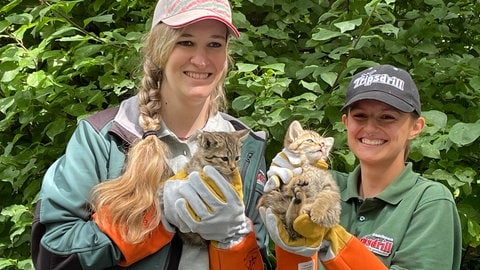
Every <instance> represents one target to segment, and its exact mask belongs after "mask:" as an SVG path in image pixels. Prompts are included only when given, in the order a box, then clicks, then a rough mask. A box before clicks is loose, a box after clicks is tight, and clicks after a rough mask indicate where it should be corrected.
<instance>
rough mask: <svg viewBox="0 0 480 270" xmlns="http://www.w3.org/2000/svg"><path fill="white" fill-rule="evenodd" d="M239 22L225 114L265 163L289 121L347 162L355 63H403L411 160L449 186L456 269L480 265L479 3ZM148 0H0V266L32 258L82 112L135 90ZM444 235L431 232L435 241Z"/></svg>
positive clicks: (305, 11)
mask: <svg viewBox="0 0 480 270" xmlns="http://www.w3.org/2000/svg"><path fill="white" fill-rule="evenodd" d="M231 3H232V6H233V9H234V22H235V24H236V25H237V26H238V27H239V29H240V30H241V32H242V36H241V38H240V39H238V40H234V41H233V42H232V43H231V52H232V55H233V58H234V60H235V64H234V67H233V68H232V71H231V72H230V74H229V77H228V81H227V87H228V91H229V93H228V95H229V100H230V101H231V103H230V106H229V112H230V113H231V114H232V115H234V116H237V117H240V118H241V119H242V120H243V121H244V122H245V123H247V124H249V125H250V126H251V127H252V128H254V129H262V130H265V131H266V132H268V133H269V136H270V138H269V147H268V149H267V160H269V159H271V158H272V157H273V155H274V154H275V153H276V152H278V151H279V150H280V149H281V143H280V142H281V141H282V137H283V134H284V131H285V129H286V126H287V125H288V123H290V121H291V120H293V119H298V120H300V121H301V122H302V123H303V124H304V125H306V126H308V127H309V128H312V129H316V130H318V131H320V132H322V133H325V134H328V135H330V136H334V137H335V139H336V144H335V153H334V155H333V160H332V163H333V167H334V168H335V169H338V170H342V171H349V170H351V169H352V168H353V167H354V166H355V164H356V163H355V162H356V161H355V159H354V157H353V155H352V154H351V153H350V152H349V151H348V149H347V146H346V139H345V133H344V128H343V126H342V125H341V122H340V112H339V109H340V107H341V105H342V103H343V98H344V94H345V89H346V85H347V84H348V82H349V79H350V77H351V76H352V74H353V73H355V72H357V71H359V70H362V69H364V68H366V67H369V66H371V65H374V64H377V63H390V64H393V65H397V66H399V67H402V68H404V69H407V70H408V71H410V72H411V74H412V75H413V77H414V79H415V81H416V82H417V86H418V87H419V90H420V92H421V97H422V106H423V115H424V116H425V117H426V119H427V127H426V128H425V130H424V132H423V133H422V135H421V136H420V137H419V138H417V139H416V140H415V141H414V143H413V144H412V150H411V153H410V159H411V160H413V161H414V166H415V169H416V170H418V171H419V172H423V175H424V176H425V177H427V178H430V179H432V180H435V181H439V182H442V183H443V184H445V185H446V186H447V187H449V188H450V190H451V191H452V193H453V194H454V196H455V199H456V202H457V206H458V209H459V213H460V217H461V221H462V226H463V243H464V259H463V266H462V269H480V266H479V265H480V248H479V244H480V225H479V224H480V213H479V211H478V206H479V205H480V199H479V195H480V178H479V175H478V171H479V165H478V164H479V159H480V157H479V153H480V151H479V150H480V146H479V144H478V143H479V139H478V138H479V136H480V120H479V116H480V58H479V54H480V3H479V1H478V0H474V1H471V0H456V1H448V0H422V1H420V0H412V1H395V0H383V1H380V0H373V1H366V0H360V1H347V0H337V1H335V0H330V1H326V0H297V1H289V0H277V1H274V0H249V1H247V0H244V1H241V0H234V1H232V2H231ZM154 6H155V1H154V0H146V1H140V0H117V1H106V0H74V1H60V0H43V1H40V2H39V1H35V0H11V1H9V0H0V150H1V156H0V197H1V198H2V199H1V201H0V209H1V210H0V269H32V268H33V266H32V263H31V260H30V247H29V240H30V229H31V219H32V213H33V209H34V203H35V201H36V199H37V196H38V191H39V188H40V185H41V181H42V176H43V174H44V173H45V170H46V169H47V168H48V166H49V165H50V164H51V163H52V162H53V161H54V160H55V159H56V158H58V157H59V156H60V155H61V154H62V153H63V151H64V148H65V145H66V143H67V140H68V138H69V137H70V134H71V133H72V131H73V129H74V128H75V126H76V124H77V123H78V121H79V120H80V119H82V118H84V117H86V116H87V115H89V114H91V113H93V112H95V111H98V110H101V109H103V108H107V107H110V106H115V105H117V104H118V103H119V102H120V101H121V100H122V99H124V98H126V97H127V96H130V95H133V94H134V93H135V87H136V85H137V82H138V78H139V72H138V71H139V50H140V48H141V39H142V36H143V34H144V33H145V32H146V31H148V29H149V26H150V20H151V17H150V16H151V14H152V10H153V8H154ZM439 244H441V243H439Z"/></svg>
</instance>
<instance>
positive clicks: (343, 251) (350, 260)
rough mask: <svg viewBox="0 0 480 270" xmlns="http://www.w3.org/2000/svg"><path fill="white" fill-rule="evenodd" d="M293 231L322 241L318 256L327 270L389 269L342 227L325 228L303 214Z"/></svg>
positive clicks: (294, 225)
mask: <svg viewBox="0 0 480 270" xmlns="http://www.w3.org/2000/svg"><path fill="white" fill-rule="evenodd" d="M293 229H294V230H295V231H297V232H298V233H299V234H301V235H302V236H304V237H306V238H312V237H313V238H317V239H319V238H321V239H322V243H321V247H320V250H319V253H318V256H319V259H320V260H321V261H322V264H323V266H324V267H325V268H326V269H339V270H340V269H353V270H355V269H358V270H362V269H371V270H377V269H387V267H386V266H385V265H384V264H383V263H382V261H380V259H378V258H377V257H376V256H375V255H374V254H373V253H372V252H370V250H368V248H367V247H365V245H363V244H362V243H361V242H360V240H358V239H357V238H356V237H355V236H353V235H352V234H350V233H349V232H347V231H346V230H345V228H343V227H342V226H341V225H335V226H334V227H332V228H324V227H321V226H320V225H318V224H316V223H314V222H312V221H311V220H310V217H309V216H308V215H307V214H303V215H300V216H299V217H297V218H296V219H295V221H294V223H293Z"/></svg>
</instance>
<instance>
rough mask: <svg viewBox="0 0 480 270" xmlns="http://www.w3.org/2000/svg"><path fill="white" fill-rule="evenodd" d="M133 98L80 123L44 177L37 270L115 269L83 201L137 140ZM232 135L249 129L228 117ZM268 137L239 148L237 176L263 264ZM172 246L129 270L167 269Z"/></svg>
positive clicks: (35, 229)
mask: <svg viewBox="0 0 480 270" xmlns="http://www.w3.org/2000/svg"><path fill="white" fill-rule="evenodd" d="M136 104H137V103H136V97H133V98H130V99H129V100H127V101H125V102H122V104H121V106H120V107H119V108H111V109H107V110H105V111H101V112H99V113H96V114H94V115H92V116H90V117H89V118H87V119H85V120H82V121H80V122H79V124H78V127H77V129H76V130H75V132H74V133H73V135H72V137H71V139H70V141H69V143H68V145H67V148H66V152H65V154H64V155H63V156H62V157H60V158H59V159H58V160H57V161H56V162H55V163H54V164H52V166H51V167H50V168H49V169H48V171H47V173H46V174H45V176H44V179H43V183H42V188H41V192H40V197H39V201H38V202H37V207H36V211H35V216H34V220H33V224H32V259H33V262H34V264H35V267H36V269H39V270H41V269H67V268H68V269H70V270H71V269H108V268H119V267H118V266H117V263H118V261H119V260H120V258H121V253H120V251H119V249H118V248H117V247H116V246H115V245H114V244H113V242H112V241H111V240H110V239H109V238H108V237H107V236H106V235H105V234H104V233H102V232H101V231H100V230H99V229H98V227H97V226H96V224H95V222H94V221H92V219H91V214H92V213H91V212H90V211H89V209H88V208H87V198H88V194H89V192H90V190H91V188H92V187H93V186H94V185H96V184H98V183H99V182H102V181H105V180H108V179H114V178H116V177H118V176H119V175H120V174H121V172H122V169H123V167H124V162H125V152H126V150H127V149H128V147H129V145H131V144H132V143H133V142H134V141H135V140H137V139H139V138H140V137H141V129H140V128H139V126H138V120H137V119H138V117H137V116H138V106H137V105H136ZM221 116H222V117H223V118H224V119H226V120H228V121H229V122H230V123H231V124H232V125H233V127H234V128H235V129H245V128H247V127H246V126H245V125H244V124H242V123H241V122H240V121H238V120H237V119H235V118H233V117H231V116H229V115H227V114H221ZM265 147H266V134H265V133H264V132H250V135H249V137H248V138H247V139H246V140H245V141H244V143H243V146H242V156H241V162H240V173H241V176H242V179H243V181H244V182H243V192H244V201H245V205H246V214H247V216H248V217H249V218H250V219H251V220H252V221H253V223H254V229H255V233H256V238H257V243H258V246H259V248H260V250H261V252H262V255H264V258H263V259H264V262H265V269H268V268H269V267H270V266H269V264H268V260H267V256H266V254H267V247H268V237H267V231H266V228H265V227H264V226H263V223H262V221H261V219H260V216H259V214H258V211H257V209H256V204H257V200H258V199H259V197H260V196H261V194H262V193H263V185H264V182H265V173H264V172H265V170H266V163H265V159H264V151H265ZM171 252H172V253H174V252H175V251H171V248H170V245H167V246H165V247H164V248H162V249H161V250H159V251H158V252H157V253H155V254H153V255H151V256H149V257H147V258H145V259H143V260H142V261H140V262H138V263H136V264H134V265H132V266H130V267H129V269H149V270H150V269H167V265H168V259H169V258H170V257H171V256H170V254H169V253H171Z"/></svg>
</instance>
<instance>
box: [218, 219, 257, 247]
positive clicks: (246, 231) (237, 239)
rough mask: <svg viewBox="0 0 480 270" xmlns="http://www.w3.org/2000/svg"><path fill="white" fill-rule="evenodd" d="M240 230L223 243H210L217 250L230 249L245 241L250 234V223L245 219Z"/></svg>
mask: <svg viewBox="0 0 480 270" xmlns="http://www.w3.org/2000/svg"><path fill="white" fill-rule="evenodd" d="M245 219H246V220H245V221H244V222H243V224H242V226H241V228H240V229H239V230H238V233H237V234H236V235H234V236H232V237H230V238H227V239H225V240H224V241H221V242H219V241H211V242H210V243H211V244H212V245H213V246H215V247H217V248H219V249H231V248H233V247H235V246H237V245H239V244H240V243H241V242H243V241H244V240H245V237H247V236H248V235H250V234H252V226H253V225H252V221H250V219H248V218H247V217H245Z"/></svg>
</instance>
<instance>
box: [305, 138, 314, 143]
mask: <svg viewBox="0 0 480 270" xmlns="http://www.w3.org/2000/svg"><path fill="white" fill-rule="evenodd" d="M306 142H309V143H313V142H314V141H313V139H307V140H306Z"/></svg>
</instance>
